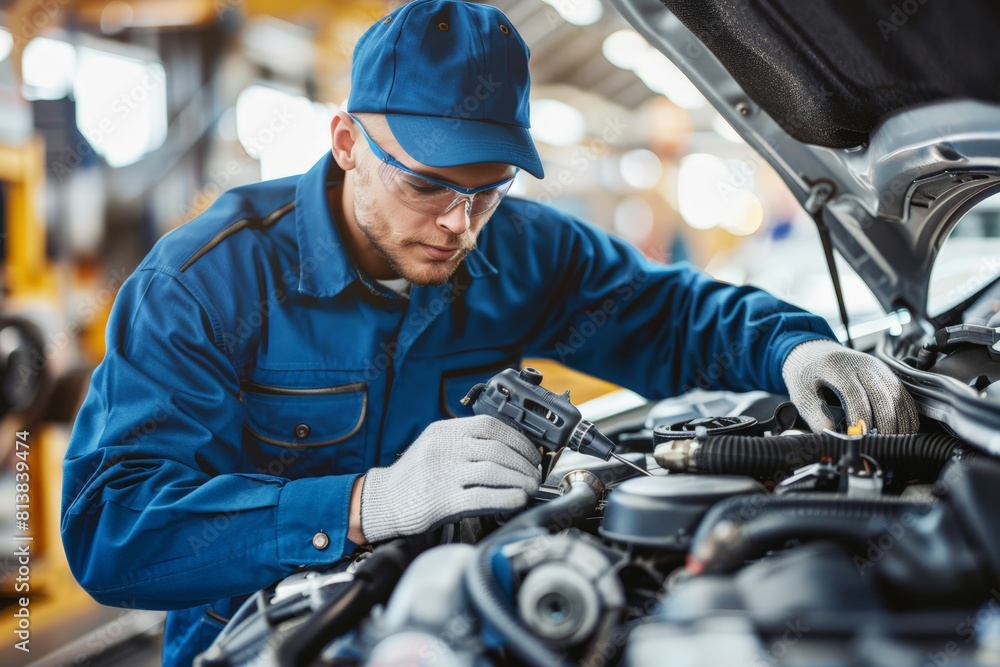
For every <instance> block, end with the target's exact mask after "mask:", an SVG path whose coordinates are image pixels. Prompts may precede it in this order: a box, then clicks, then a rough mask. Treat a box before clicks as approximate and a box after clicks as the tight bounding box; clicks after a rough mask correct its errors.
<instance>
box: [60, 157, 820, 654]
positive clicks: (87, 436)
mask: <svg viewBox="0 0 1000 667" xmlns="http://www.w3.org/2000/svg"><path fill="white" fill-rule="evenodd" d="M342 178H343V173H342V172H341V171H340V170H339V168H338V167H337V165H336V163H335V162H333V160H332V159H331V156H330V155H329V154H327V156H326V157H325V158H323V159H322V160H321V161H320V162H318V163H317V164H316V165H315V166H314V167H313V168H312V169H311V170H310V171H309V172H307V173H306V174H304V175H301V176H295V177H289V178H283V179H279V180H275V181H269V182H265V183H259V184H254V185H249V186H244V187H240V188H235V189H233V190H230V191H228V192H226V193H224V194H223V195H222V196H221V197H220V198H219V199H218V201H217V202H215V203H214V204H213V205H212V206H211V207H210V208H209V209H208V210H207V211H206V212H205V213H204V214H202V215H200V216H199V217H198V218H197V219H195V220H193V221H192V222H190V223H188V224H186V225H184V226H183V227H181V228H179V229H176V230H174V231H172V232H170V233H169V234H167V235H165V236H164V237H163V238H162V239H161V240H160V241H159V242H158V243H157V244H156V246H155V247H154V248H153V250H152V251H151V252H150V254H149V255H148V256H147V257H146V258H145V259H144V260H143V262H142V263H141V264H140V265H139V267H138V268H137V269H136V270H135V272H134V273H133V274H132V275H131V276H130V277H129V278H128V279H127V280H126V281H125V283H124V284H123V286H122V288H121V291H120V293H119V294H118V297H117V299H116V301H115V304H114V307H113V309H112V313H111V317H110V321H109V322H108V328H107V354H106V356H105V358H104V361H103V362H102V363H101V364H100V366H99V367H98V368H97V369H96V371H95V372H94V375H93V378H92V381H91V385H90V390H89V393H88V394H87V397H86V400H85V401H84V403H83V406H82V408H81V410H80V413H79V415H78V418H77V420H76V424H75V427H74V430H73V434H72V438H71V442H70V445H69V451H68V453H67V455H66V460H65V466H64V484H63V499H62V535H63V541H64V545H65V549H66V553H67V556H68V557H69V562H70V565H71V568H72V570H73V573H74V574H75V576H76V578H77V579H78V580H79V582H80V583H81V584H82V585H83V587H84V588H85V589H86V590H87V591H88V592H89V593H90V594H91V595H92V596H93V597H94V598H95V599H97V600H98V601H100V602H102V603H105V604H110V605H120V606H127V607H134V608H151V609H168V610H174V611H171V613H170V614H169V616H168V621H167V627H166V636H165V647H164V665H167V666H168V667H169V666H172V665H185V664H189V663H190V661H191V660H192V658H193V657H194V656H195V655H196V654H197V653H199V652H201V651H203V650H204V649H205V648H207V646H208V644H209V643H210V642H211V641H212V639H213V638H214V637H215V636H216V635H217V634H218V632H219V631H220V629H221V628H222V624H221V623H220V622H219V621H218V620H216V618H214V616H220V617H229V616H231V615H232V613H233V612H234V611H235V607H236V605H237V604H238V603H239V602H240V601H241V600H242V599H243V597H244V596H245V595H247V594H250V593H252V592H254V591H256V590H259V589H261V588H263V587H265V586H267V585H268V584H270V583H272V582H274V581H275V580H277V579H279V578H282V577H284V576H286V575H288V574H289V573H291V572H293V571H294V570H296V569H298V568H302V567H309V566H318V565H324V564H327V563H331V562H333V561H335V560H337V559H338V558H340V557H341V555H342V554H343V553H345V552H347V553H349V552H350V551H351V550H352V549H353V546H354V545H352V544H351V543H350V542H349V541H348V540H347V537H346V533H347V527H348V506H349V497H350V492H351V487H352V484H353V482H354V480H355V478H356V477H357V476H358V475H360V474H362V473H364V472H365V471H366V470H368V469H369V468H371V467H373V466H385V465H389V464H391V463H392V462H393V461H394V460H395V459H396V457H397V456H398V455H399V454H400V453H401V452H402V451H403V450H404V449H405V448H406V447H407V446H408V445H409V444H410V443H411V442H413V440H414V439H415V438H416V437H417V436H418V435H419V434H420V432H421V431H422V430H423V429H424V428H425V427H426V426H427V425H428V424H429V423H431V422H433V421H435V420H439V419H446V418H449V417H454V416H463V415H469V414H471V412H470V411H469V410H468V409H467V408H465V407H464V406H462V405H461V404H460V402H459V401H460V399H461V398H462V396H464V395H465V393H466V391H467V390H468V389H469V388H470V387H471V386H472V385H474V384H475V383H477V382H482V381H485V380H486V379H488V378H489V377H491V376H492V375H493V374H495V373H496V372H498V371H500V370H502V369H504V368H507V367H513V366H517V365H518V363H519V362H520V360H521V359H522V357H524V356H538V357H549V358H553V359H556V360H558V361H561V362H563V363H565V364H567V365H569V366H572V367H574V368H577V369H579V370H582V371H584V372H587V373H590V374H593V375H596V376H599V377H601V378H604V379H606V380H609V381H611V382H614V383H617V384H619V385H623V386H625V387H628V388H631V389H633V390H635V391H637V392H639V393H640V394H643V395H644V396H647V397H649V398H651V399H658V398H663V397H667V396H671V395H675V394H678V393H681V392H683V391H685V390H687V389H691V388H694V387H702V388H711V387H723V388H727V389H733V390H751V389H765V390H768V391H771V392H776V393H783V392H785V386H784V382H783V380H782V377H781V366H782V363H783V362H784V359H785V357H786V355H787V354H788V352H789V351H790V350H791V349H792V348H793V347H794V346H795V345H798V344H799V343H803V342H805V341H808V340H812V339H816V338H831V339H832V338H833V334H832V332H831V331H830V328H829V327H828V325H827V324H826V322H825V321H824V320H823V319H821V318H819V317H816V316H814V315H811V314H808V313H805V312H803V311H801V310H798V309H796V308H794V307H792V306H790V305H788V304H786V303H783V302H781V301H778V300H776V299H774V298H773V297H771V296H769V295H768V294H766V293H764V292H762V291H759V290H756V289H753V288H749V287H734V286H732V285H727V284H724V283H720V282H716V281H714V280H711V279H710V278H708V277H707V276H705V275H704V274H702V273H699V272H698V271H696V270H694V269H692V268H691V267H689V266H686V265H672V266H668V265H662V264H657V263H653V262H651V261H648V260H646V259H645V258H643V257H642V256H641V255H640V254H639V253H638V252H637V251H636V250H635V249H634V248H632V247H631V246H629V245H627V244H626V243H623V242H621V241H619V240H617V239H615V238H613V237H611V236H609V235H608V234H606V233H605V232H603V231H601V230H600V229H598V228H595V227H592V226H589V225H587V224H585V223H583V222H581V221H579V220H577V219H575V218H573V217H570V216H568V215H566V214H563V213H560V212H558V211H556V210H554V209H552V208H549V207H547V206H544V205H541V204H538V203H535V202H531V201H526V200H521V199H517V198H508V199H506V200H505V201H503V202H502V203H501V204H500V206H499V208H498V209H497V211H496V213H495V215H494V216H493V219H492V220H491V221H490V222H489V223H488V224H487V225H486V226H485V228H484V229H483V230H482V233H481V235H480V238H479V246H478V248H477V249H476V250H474V251H473V252H471V253H470V254H469V255H468V257H467V259H466V260H465V261H464V262H463V264H462V265H461V266H460V268H459V270H458V271H457V272H456V273H455V275H454V276H453V278H452V279H451V281H450V282H449V283H448V284H447V285H444V286H440V287H414V288H413V289H412V292H411V295H410V298H409V299H405V298H393V297H392V296H391V295H387V294H385V293H384V292H383V291H382V290H381V289H380V288H379V286H378V284H377V283H374V282H373V281H371V280H369V279H367V278H366V277H365V276H363V275H361V274H360V273H359V272H358V270H357V269H356V268H355V266H354V264H353V262H352V261H351V258H350V257H349V255H348V253H347V249H346V247H345V245H344V243H343V241H342V239H341V237H340V234H339V233H338V231H337V228H336V225H335V224H334V221H333V217H332V214H331V210H330V206H329V203H328V197H327V193H328V189H329V188H330V187H331V185H333V184H335V183H337V182H339V181H340V180H341V179H342ZM210 609H211V610H212V611H213V612H214V613H212V614H210V613H208V612H209V610H210Z"/></svg>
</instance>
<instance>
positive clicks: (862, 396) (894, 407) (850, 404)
mask: <svg viewBox="0 0 1000 667" xmlns="http://www.w3.org/2000/svg"><path fill="white" fill-rule="evenodd" d="M781 375H782V377H784V378H785V384H786V385H787V386H788V394H789V396H791V399H792V402H793V403H795V407H797V408H798V409H799V413H800V414H801V415H802V418H803V419H805V420H806V423H807V424H809V427H810V428H811V429H812V430H813V431H816V432H819V431H822V430H823V429H824V428H829V429H833V428H834V423H833V418H832V416H831V414H830V411H829V409H828V408H827V405H826V403H825V402H824V401H823V398H822V390H823V388H828V389H830V390H831V391H833V393H834V394H836V395H837V397H838V398H839V399H840V403H841V405H842V406H843V407H844V411H845V412H846V414H847V423H849V424H855V423H857V421H858V420H859V419H864V420H865V423H866V424H867V425H868V428H878V430H879V432H880V433H914V432H916V430H917V426H918V425H919V423H918V419H917V408H916V406H915V405H914V404H913V398H911V397H910V394H909V393H907V391H906V388H905V387H904V386H903V384H902V383H901V382H900V381H899V379H898V378H897V377H896V376H895V375H893V374H892V371H890V370H889V368H888V367H887V366H886V365H885V364H883V363H882V362H881V361H879V360H878V359H876V358H875V357H873V356H871V355H869V354H865V353H863V352H857V351H855V350H851V349H848V348H846V347H843V346H842V345H839V344H838V343H835V342H833V341H830V340H813V341H809V342H808V343H803V344H801V345H798V346H796V347H794V348H792V351H791V352H790V353H789V354H788V357H787V358H786V359H785V365H784V366H782V368H781Z"/></svg>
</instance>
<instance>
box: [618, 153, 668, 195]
mask: <svg viewBox="0 0 1000 667" xmlns="http://www.w3.org/2000/svg"><path fill="white" fill-rule="evenodd" d="M619 168H620V169H621V172H622V180H624V181H625V182H626V183H628V184H629V185H631V186H632V187H633V188H637V189H639V190H648V189H649V188H652V187H654V186H655V185H656V184H657V183H659V182H660V176H661V175H662V174H663V165H662V164H660V158H658V157H657V156H656V153H654V152H653V151H650V150H646V149H645V148H639V149H636V150H633V151H628V152H627V153H625V154H624V155H622V157H621V162H620V164H619Z"/></svg>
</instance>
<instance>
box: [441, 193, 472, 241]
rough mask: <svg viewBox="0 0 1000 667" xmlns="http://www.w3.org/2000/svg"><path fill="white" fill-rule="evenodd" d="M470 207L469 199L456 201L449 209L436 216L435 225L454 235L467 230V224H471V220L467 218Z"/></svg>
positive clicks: (459, 234)
mask: <svg viewBox="0 0 1000 667" xmlns="http://www.w3.org/2000/svg"><path fill="white" fill-rule="evenodd" d="M471 208H472V202H471V201H470V200H469V199H466V200H465V201H461V202H458V203H457V204H455V206H454V208H452V209H451V210H450V211H448V212H447V213H445V214H444V215H439V216H438V218H437V226H438V227H440V228H441V229H444V230H446V231H449V232H451V233H452V234H454V235H455V236H461V235H462V234H464V233H465V232H467V231H468V230H469V225H470V224H472V220H471V219H470V218H469V210H470V209H471Z"/></svg>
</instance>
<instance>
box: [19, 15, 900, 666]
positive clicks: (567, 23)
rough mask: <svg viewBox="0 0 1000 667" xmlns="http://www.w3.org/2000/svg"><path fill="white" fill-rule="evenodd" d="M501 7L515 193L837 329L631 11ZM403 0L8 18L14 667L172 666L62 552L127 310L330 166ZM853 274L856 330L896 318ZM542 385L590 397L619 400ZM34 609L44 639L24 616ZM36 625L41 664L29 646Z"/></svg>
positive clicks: (714, 129) (755, 171)
mask: <svg viewBox="0 0 1000 667" xmlns="http://www.w3.org/2000/svg"><path fill="white" fill-rule="evenodd" d="M494 4H496V5H497V6H499V7H500V8H501V9H502V10H503V11H504V12H505V13H506V14H507V15H508V17H509V18H510V20H511V22H512V23H513V24H514V25H515V26H516V27H517V28H518V30H519V31H520V33H521V35H522V36H523V37H524V39H525V40H526V41H527V42H528V44H529V46H530V48H531V52H532V58H531V70H532V82H533V87H532V113H531V124H532V128H531V132H532V135H533V136H534V138H535V141H536V143H537V145H538V148H539V151H540V153H541V156H542V159H543V161H544V163H545V171H546V174H547V178H546V179H545V180H544V181H539V180H535V179H533V178H532V177H531V176H529V175H528V174H525V173H522V174H521V175H520V176H519V177H518V180H517V182H516V184H515V186H514V189H513V190H512V193H513V194H515V195H518V196H524V197H533V198H537V199H538V200H540V201H543V202H547V203H551V204H553V205H554V206H557V207H559V208H561V209H564V210H566V211H569V212H571V213H573V214H576V215H578V216H580V217H582V218H584V219H586V220H589V221H591V222H593V223H594V224H597V225H599V226H601V227H604V228H605V229H608V230H610V231H611V232H613V233H614V234H617V235H619V236H620V237H622V238H624V239H626V240H628V241H629V242H631V243H633V244H635V245H636V246H637V247H638V248H640V249H641V250H642V252H643V253H645V254H646V255H648V256H650V257H652V258H655V259H657V260H660V261H664V262H671V261H680V260H687V261H690V262H692V263H693V264H695V265H697V266H699V267H702V268H704V269H706V270H707V271H708V272H710V273H712V274H713V275H715V276H717V277H719V278H722V279H725V280H728V281H730V282H734V283H744V282H752V283H754V284H757V285H760V286H762V287H765V288H766V289H768V290H770V291H771V292H773V293H774V294H776V295H778V296H779V297H782V298H784V299H786V300H789V301H791V302H793V303H796V304H798V305H801V306H803V307H806V308H809V309H811V310H813V311H815V312H819V313H820V314H822V315H824V316H826V317H828V319H830V320H831V323H832V324H834V325H835V326H836V325H838V324H839V318H838V316H837V314H836V305H835V303H836V301H835V298H834V293H833V289H832V287H831V284H830V280H829V277H828V274H827V272H826V269H825V263H824V258H823V254H822V250H821V246H820V244H819V242H818V241H817V236H816V231H815V229H814V227H813V226H812V223H811V222H810V221H809V219H808V217H807V216H805V214H804V213H803V212H802V211H801V210H800V209H799V207H798V205H797V203H796V202H795V200H794V199H793V198H792V197H791V195H790V194H789V193H788V191H787V190H786V188H785V187H784V185H783V184H782V183H781V182H780V181H779V179H778V178H777V177H776V176H775V174H774V173H773V172H772V170H771V169H770V168H769V167H768V166H767V165H766V164H765V163H764V162H763V161H762V160H761V159H760V157H759V156H757V154H756V153H754V152H753V151H752V150H751V149H750V148H749V147H748V146H747V145H746V144H745V143H743V142H742V141H741V140H740V138H739V137H738V136H737V135H736V134H735V133H734V131H733V130H732V129H731V128H730V127H729V126H728V125H727V124H726V123H725V121H723V119H722V118H721V117H720V116H719V114H718V113H716V112H715V111H714V110H713V109H712V108H711V107H709V106H708V104H707V103H706V101H705V99H704V98H703V97H702V96H701V94H700V93H699V92H698V91H697V90H696V89H695V87H694V86H693V85H692V84H691V83H690V82H689V81H688V80H687V79H686V78H685V77H684V76H683V75H682V74H681V73H680V72H679V71H678V70H677V69H676V68H675V67H674V66H673V65H672V64H670V63H669V62H668V61H667V60H666V59H665V58H664V57H663V56H662V55H660V54H659V52H657V51H655V50H653V49H652V48H651V47H649V46H648V45H647V44H646V42H645V41H644V40H643V39H642V38H641V37H639V36H638V34H637V33H635V32H634V31H633V30H631V29H630V28H629V27H628V26H627V24H626V23H625V21H624V20H623V19H622V18H621V17H620V16H619V15H618V14H617V13H616V11H615V10H614V9H613V8H612V7H611V6H610V5H609V4H606V3H602V2H600V1H599V0H545V1H543V0H496V2H495V3H494ZM396 6H398V3H393V2H385V1H379V0H351V1H347V2H332V1H325V2H320V1H317V0H156V1H153V0H149V1H140V0H131V1H127V0H114V1H112V2H106V1H104V0H18V1H15V2H12V3H7V6H6V9H5V10H0V25H2V26H3V28H2V29H0V257H2V261H3V278H2V284H3V300H4V302H3V307H2V311H0V371H3V376H2V383H0V413H2V414H3V422H2V424H0V426H2V431H0V542H2V546H0V592H2V597H0V604H3V605H5V608H6V609H7V612H6V613H3V612H0V664H3V665H26V664H35V665H53V666H54V665H115V664H122V665H136V666H140V667H141V666H143V665H158V664H159V658H158V655H159V632H160V629H161V625H162V618H163V615H162V613H158V612H157V613H154V612H146V611H142V610H123V609H112V608H108V607H102V606H101V605H98V604H97V603H95V602H93V601H92V600H90V598H89V597H88V596H87V595H86V593H84V592H83V591H82V590H81V589H80V588H79V586H77V585H76V583H75V582H74V580H73V578H72V575H71V574H70V573H69V570H68V567H67V564H66V559H65V556H64V555H63V552H62V546H61V543H60V540H59V532H58V528H59V491H60V484H61V480H60V477H61V473H60V466H61V460H62V456H63V453H64V451H65V448H66V444H67V441H68V438H69V433H70V429H71V426H72V420H73V417H74V415H75V412H76V410H77V408H78V406H79V403H80V401H81V400H82V398H83V395H84V393H85V391H86V387H87V382H88V379H89V376H90V373H91V371H92V370H93V368H94V367H95V365H96V364H97V363H99V361H100V360H101V358H102V356H103V353H104V327H105V324H106V321H107V316H108V312H109V309H110V307H111V304H112V302H113V300H114V297H115V294H116V292H117V290H118V288H119V287H120V286H121V284H122V282H123V281H124V280H125V278H126V277H127V276H128V275H129V274H130V273H131V272H132V271H133V269H134V268H135V266H136V265H137V264H138V262H139V261H140V260H141V258H142V257H143V256H144V255H145V253H146V252H147V251H148V250H149V249H150V248H151V247H152V245H153V244H154V243H155V242H156V240H157V239H158V238H160V237H161V236H162V235H163V234H165V233H166V232H168V231H170V230H171V229H174V228H176V227H178V226H180V225H183V224H184V223H185V222H187V221H189V220H191V219H192V218H194V217H195V216H197V215H198V213H199V212H200V211H203V210H204V209H205V208H207V207H208V206H209V205H210V204H211V203H212V201H213V200H214V199H215V198H216V197H218V195H219V194H220V193H221V192H222V191H223V190H225V189H228V188H231V187H233V186H237V185H242V184H246V183H253V182H256V181H258V180H261V179H270V178H275V177H279V176H284V175H288V174H296V173H301V172H303V171H305V170H306V169H308V167H309V166H311V165H312V164H313V163H314V162H315V160H317V159H318V158H319V157H320V156H321V155H322V154H323V152H324V151H327V150H329V133H328V125H329V121H330V118H331V116H332V115H333V113H334V112H335V111H336V109H337V108H338V105H341V104H343V103H344V101H345V99H346V98H347V96H348V94H349V78H350V57H351V52H352V49H353V46H354V44H355V42H356V40H357V39H358V37H359V36H360V35H361V34H362V32H363V31H364V30H365V29H366V28H367V26H368V25H369V24H371V23H372V22H374V21H375V20H377V19H379V18H380V17H381V16H383V15H384V14H385V13H387V12H388V11H389V10H391V9H393V8H395V7H396ZM776 258H777V259H776ZM841 272H842V276H844V288H845V294H846V299H847V303H848V306H849V311H850V313H851V315H852V319H853V320H854V321H858V322H863V321H866V320H871V319H872V318H873V317H877V316H878V315H880V314H882V311H881V309H880V308H879V306H878V305H877V303H876V302H875V300H874V298H873V297H872V296H871V294H870V293H869V292H868V291H867V288H865V287H864V285H863V284H862V283H861V281H860V280H859V279H858V278H857V277H856V276H855V275H854V274H853V273H852V272H851V271H850V269H849V268H848V267H847V266H846V265H842V266H841ZM544 369H545V372H546V377H547V378H548V384H549V386H550V388H553V389H556V390H557V391H562V389H564V388H572V390H573V396H574V398H575V399H576V400H578V401H581V400H586V399H589V398H593V397H596V396H599V395H602V394H604V393H607V392H609V391H611V390H613V389H615V388H614V387H613V386H611V385H608V384H606V383H603V382H600V381H598V380H595V379H593V378H587V377H584V376H581V375H578V374H575V373H572V372H570V371H568V370H563V369H558V368H556V367H555V366H554V364H551V363H549V364H546V365H545V366H544ZM18 433H21V434H22V435H21V436H18V435H17V434H18ZM18 443H23V444H18ZM25 473H26V474H25ZM18 474H21V475H22V476H21V477H18V476H17V475H18ZM17 505H23V506H25V507H24V508H20V509H19V508H18V507H16V506H17ZM18 512H21V514H18ZM28 535H30V536H31V537H32V538H33V539H32V540H31V541H30V542H26V541H24V540H21V541H17V540H16V538H17V537H18V536H20V537H22V538H23V537H24V536H28ZM25 544H30V559H28V560H29V563H28V564H27V565H25V564H24V562H23V560H24V559H23V558H22V557H21V556H19V552H18V551H17V549H18V547H19V546H20V547H21V548H22V549H23V546H24V545H25ZM25 568H27V571H26V570H25ZM26 586H28V587H30V588H26ZM23 596H30V605H29V609H30V622H28V623H27V625H28V629H27V630H25V625H26V622H25V620H24V619H23V618H16V617H14V616H13V611H14V610H15V609H17V608H19V605H17V604H16V603H15V600H16V599H18V598H19V597H23ZM19 629H20V630H21V631H22V632H27V633H28V636H29V638H30V639H29V642H30V643H29V644H26V645H23V646H27V647H29V648H30V653H26V652H24V651H22V650H20V649H18V648H17V647H16V644H17V643H18V642H21V641H23V639H24V635H23V634H22V635H19V634H18V632H17V631H18V630H19Z"/></svg>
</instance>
